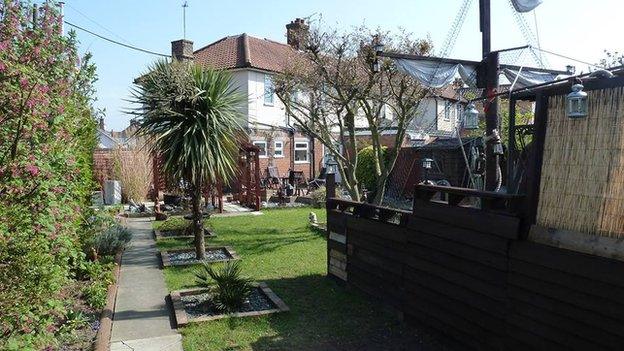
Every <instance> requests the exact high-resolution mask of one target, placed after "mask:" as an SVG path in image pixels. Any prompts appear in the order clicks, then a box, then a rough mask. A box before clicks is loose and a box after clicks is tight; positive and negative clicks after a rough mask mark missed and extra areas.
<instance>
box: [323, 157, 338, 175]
mask: <svg viewBox="0 0 624 351" xmlns="http://www.w3.org/2000/svg"><path fill="white" fill-rule="evenodd" d="M325 166H326V167H327V170H326V174H337V173H338V162H336V160H334V158H333V157H331V158H330V159H329V160H327V163H326V164H325Z"/></svg>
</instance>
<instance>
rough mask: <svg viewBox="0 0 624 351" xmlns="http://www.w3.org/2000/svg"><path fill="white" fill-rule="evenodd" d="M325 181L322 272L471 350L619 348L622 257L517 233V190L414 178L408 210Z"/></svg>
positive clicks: (623, 323) (623, 333)
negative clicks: (442, 196)
mask: <svg viewBox="0 0 624 351" xmlns="http://www.w3.org/2000/svg"><path fill="white" fill-rule="evenodd" d="M332 185H333V184H332V182H331V180H330V181H329V182H328V189H329V191H330V193H329V194H328V202H327V210H328V213H327V216H328V223H327V224H328V244H327V247H328V274H329V275H330V276H332V277H335V278H336V279H340V280H343V281H346V282H347V284H349V285H350V286H353V287H356V288H358V289H360V290H362V291H364V292H366V293H368V294H370V295H372V296H373V297H375V298H377V299H379V300H380V301H382V302H383V303H387V304H389V305H391V306H393V307H394V308H395V309H397V310H398V311H400V312H402V313H403V314H404V316H405V318H406V319H407V320H415V321H417V322H418V323H420V324H423V325H427V326H429V327H431V328H434V329H437V330H439V331H440V332H441V333H444V334H446V335H448V336H450V337H452V338H453V339H455V340H457V341H459V342H460V343H462V344H463V345H465V347H466V348H472V349H479V350H619V349H622V347H624V343H623V341H624V274H622V273H624V262H621V261H617V260H612V259H607V258H601V257H597V256H591V255H587V254H583V253H578V252H574V251H568V250H565V249H560V248H554V247H550V246H546V245H541V244H536V243H532V242H528V241H526V240H522V239H521V235H520V233H521V232H522V230H521V228H522V222H521V219H520V218H521V216H520V214H519V213H518V212H517V211H516V210H515V208H517V207H516V206H515V204H516V203H518V202H522V201H523V198H522V197H518V196H509V195H500V194H493V193H486V192H483V193H478V192H474V191H466V190H458V189H453V188H446V189H432V188H431V187H424V186H417V190H416V192H415V200H414V210H413V212H406V211H400V210H394V209H390V208H384V207H377V206H372V205H368V204H363V203H356V202H350V201H344V200H339V199H336V198H335V197H332V195H333V194H332V192H331V191H332V189H331V188H332ZM434 190H442V191H445V192H446V193H447V196H446V197H447V198H448V199H449V201H448V202H445V203H441V202H439V201H430V200H429V199H430V198H431V195H432V193H433V192H434ZM465 196H478V197H481V198H482V199H483V203H485V204H492V206H485V207H486V209H485V210H479V209H475V208H466V207H461V206H459V205H458V204H459V203H460V201H461V199H462V198H463V197H465Z"/></svg>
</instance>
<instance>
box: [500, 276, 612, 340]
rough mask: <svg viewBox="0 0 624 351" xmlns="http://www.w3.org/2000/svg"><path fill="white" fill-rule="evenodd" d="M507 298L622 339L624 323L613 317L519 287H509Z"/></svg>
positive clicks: (512, 301) (512, 302)
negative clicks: (591, 326) (596, 328)
mask: <svg viewBox="0 0 624 351" xmlns="http://www.w3.org/2000/svg"><path fill="white" fill-rule="evenodd" d="M509 298H510V302H511V304H514V303H515V302H516V301H520V302H523V303H528V304H531V305H533V306H535V307H537V308H540V309H543V310H545V311H549V312H552V313H555V314H558V315H561V316H563V317H565V318H569V319H573V320H577V321H582V322H584V323H588V324H591V325H594V326H596V327H598V328H601V329H604V330H605V331H607V332H609V333H611V334H613V335H618V336H619V337H621V338H623V340H624V324H623V323H622V322H620V321H618V320H615V319H613V318H609V317H606V316H603V315H600V314H598V313H596V312H593V311H589V310H585V309H582V308H580V307H576V306H574V305H570V304H568V303H565V302H562V301H559V300H557V299H553V298H549V297H546V296H542V295H540V294H536V293H534V292H532V291H529V290H527V289H524V288H520V287H515V288H513V289H509Z"/></svg>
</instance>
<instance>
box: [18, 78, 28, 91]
mask: <svg viewBox="0 0 624 351" xmlns="http://www.w3.org/2000/svg"><path fill="white" fill-rule="evenodd" d="M20 86H21V87H22V89H26V87H27V86H28V79H27V78H26V77H24V78H22V79H20Z"/></svg>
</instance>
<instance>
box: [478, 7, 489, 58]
mask: <svg viewBox="0 0 624 351" xmlns="http://www.w3.org/2000/svg"><path fill="white" fill-rule="evenodd" d="M490 17H491V16H490V0H479V27H480V29H481V48H482V52H483V58H484V59H485V57H486V56H487V55H488V54H489V53H490V51H491V31H490Z"/></svg>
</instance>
